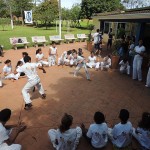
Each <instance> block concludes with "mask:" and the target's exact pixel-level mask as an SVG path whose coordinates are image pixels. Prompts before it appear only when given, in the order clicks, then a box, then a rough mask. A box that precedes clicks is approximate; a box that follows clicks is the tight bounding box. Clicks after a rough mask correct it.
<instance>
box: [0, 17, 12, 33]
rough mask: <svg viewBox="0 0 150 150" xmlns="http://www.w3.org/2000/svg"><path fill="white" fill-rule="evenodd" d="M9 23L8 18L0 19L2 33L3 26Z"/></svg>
mask: <svg viewBox="0 0 150 150" xmlns="http://www.w3.org/2000/svg"><path fill="white" fill-rule="evenodd" d="M9 23H10V19H9V18H0V25H1V26H2V28H3V31H4V29H5V26H7V25H8V24H9Z"/></svg>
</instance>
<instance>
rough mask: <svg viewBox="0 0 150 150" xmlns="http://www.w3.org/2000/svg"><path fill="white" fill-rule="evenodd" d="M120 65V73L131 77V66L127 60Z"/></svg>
mask: <svg viewBox="0 0 150 150" xmlns="http://www.w3.org/2000/svg"><path fill="white" fill-rule="evenodd" d="M119 65H120V73H126V74H127V75H130V65H129V62H128V60H127V59H126V58H125V59H123V60H121V61H120V63H119Z"/></svg>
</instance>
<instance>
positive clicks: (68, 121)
mask: <svg viewBox="0 0 150 150" xmlns="http://www.w3.org/2000/svg"><path fill="white" fill-rule="evenodd" d="M72 123H73V117H72V116H71V115H68V114H65V115H64V116H63V118H62V120H61V125H60V127H59V129H57V130H55V129H50V130H49V131H48V136H49V139H50V141H51V143H52V144H53V147H54V148H55V149H56V150H76V149H77V146H78V144H79V140H80V138H81V136H82V130H81V128H80V127H76V128H70V127H71V125H72Z"/></svg>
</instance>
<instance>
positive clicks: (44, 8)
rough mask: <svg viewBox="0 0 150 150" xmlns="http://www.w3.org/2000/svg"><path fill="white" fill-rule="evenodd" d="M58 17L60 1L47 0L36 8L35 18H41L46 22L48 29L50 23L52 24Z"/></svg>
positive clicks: (36, 19)
mask: <svg viewBox="0 0 150 150" xmlns="http://www.w3.org/2000/svg"><path fill="white" fill-rule="evenodd" d="M56 18H58V2H57V0H51V1H48V0H47V1H45V2H43V3H41V4H40V5H39V6H37V7H36V8H35V11H34V20H35V21H38V20H40V21H41V22H43V23H44V24H45V27H46V29H47V27H48V26H47V25H48V23H49V24H50V23H51V22H52V21H54V20H55V19H56Z"/></svg>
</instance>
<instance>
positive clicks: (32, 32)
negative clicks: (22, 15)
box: [0, 23, 89, 50]
mask: <svg viewBox="0 0 150 150" xmlns="http://www.w3.org/2000/svg"><path fill="white" fill-rule="evenodd" d="M82 24H83V26H85V25H86V23H81V25H82ZM5 30H6V31H2V27H1V26H0V44H1V45H3V46H4V49H5V50H8V49H11V48H12V46H11V44H10V41H9V38H11V37H27V40H28V41H29V42H30V45H29V46H32V45H33V44H32V42H31V36H45V37H46V39H47V41H49V36H50V35H58V34H59V33H58V31H57V32H56V27H50V28H48V30H46V29H45V28H35V27H28V26H14V29H13V30H12V29H11V27H10V26H7V27H5ZM66 33H67V28H66V27H63V28H62V38H64V34H66ZM68 33H73V34H75V36H76V34H77V33H85V34H88V33H89V30H87V29H78V28H70V31H69V32H68Z"/></svg>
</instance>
